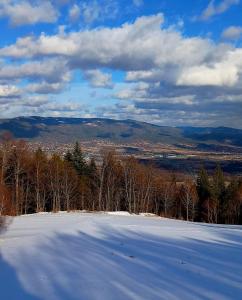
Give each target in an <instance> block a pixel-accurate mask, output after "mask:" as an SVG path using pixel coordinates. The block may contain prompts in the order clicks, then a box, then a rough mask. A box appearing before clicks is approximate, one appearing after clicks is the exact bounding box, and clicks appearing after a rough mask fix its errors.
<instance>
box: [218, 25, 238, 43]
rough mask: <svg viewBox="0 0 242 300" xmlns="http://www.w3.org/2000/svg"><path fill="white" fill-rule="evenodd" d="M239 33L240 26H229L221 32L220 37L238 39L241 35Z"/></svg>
mask: <svg viewBox="0 0 242 300" xmlns="http://www.w3.org/2000/svg"><path fill="white" fill-rule="evenodd" d="M241 35H242V27H241V26H230V27H228V28H226V29H225V30H224V31H223V32H222V34H221V37H222V38H223V39H227V40H238V39H239V38H240V37H241Z"/></svg>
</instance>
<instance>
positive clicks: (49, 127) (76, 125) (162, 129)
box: [0, 116, 242, 148]
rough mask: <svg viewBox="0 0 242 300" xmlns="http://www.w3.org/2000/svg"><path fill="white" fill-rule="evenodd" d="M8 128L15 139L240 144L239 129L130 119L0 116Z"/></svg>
mask: <svg viewBox="0 0 242 300" xmlns="http://www.w3.org/2000/svg"><path fill="white" fill-rule="evenodd" d="M5 132H10V133H11V134H12V136H13V137H14V138H16V139H25V140H28V141H41V142H50V141H53V142H58V143H72V142H74V141H76V140H95V139H100V140H104V141H111V142H115V143H132V142H138V141H146V142H149V143H161V144H170V145H176V146H177V145H184V144H187V145H190V146H193V147H199V145H200V146H201V145H203V144H204V146H205V148H206V147H212V146H216V147H218V146H220V147H239V148H240V147H242V129H236V128H229V127H223V126H219V127H192V126H184V127H183V126H179V127H172V126H160V125H156V124H150V123H147V122H142V121H136V120H132V119H127V120H116V119H109V118H69V117H41V116H30V117H23V116H20V117H16V118H8V119H0V135H2V134H3V133H5Z"/></svg>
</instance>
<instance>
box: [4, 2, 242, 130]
mask: <svg viewBox="0 0 242 300" xmlns="http://www.w3.org/2000/svg"><path fill="white" fill-rule="evenodd" d="M241 15H242V0H195V1H194V0H185V1H181V0H122V1H117V0H99V1H97V0H89V1H87V0H1V1H0V29H1V31H0V32H1V38H0V118H12V117H18V116H33V115H34V116H36V115H40V116H52V117H101V118H114V119H135V120H139V121H145V122H150V123H154V124H157V125H166V126H211V127H214V126H227V127H235V128H242V17H241Z"/></svg>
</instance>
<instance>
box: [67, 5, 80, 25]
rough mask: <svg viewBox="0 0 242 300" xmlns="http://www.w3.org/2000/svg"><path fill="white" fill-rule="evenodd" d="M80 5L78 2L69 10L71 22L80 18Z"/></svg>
mask: <svg viewBox="0 0 242 300" xmlns="http://www.w3.org/2000/svg"><path fill="white" fill-rule="evenodd" d="M80 13H81V11H80V7H79V6H78V5H77V4H74V5H73V6H72V7H71V8H70V11H69V19H70V20H71V22H76V21H78V19H79V18H80Z"/></svg>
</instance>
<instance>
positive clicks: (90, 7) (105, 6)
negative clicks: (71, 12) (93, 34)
mask: <svg viewBox="0 0 242 300" xmlns="http://www.w3.org/2000/svg"><path fill="white" fill-rule="evenodd" d="M118 11H119V4H118V1H115V0H99V1H97V0H91V1H82V2H81V3H80V14H81V17H82V19H83V21H84V22H85V23H86V24H91V23H93V22H95V21H100V20H102V21H103V20H105V19H112V18H115V17H116V15H117V13H118Z"/></svg>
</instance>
